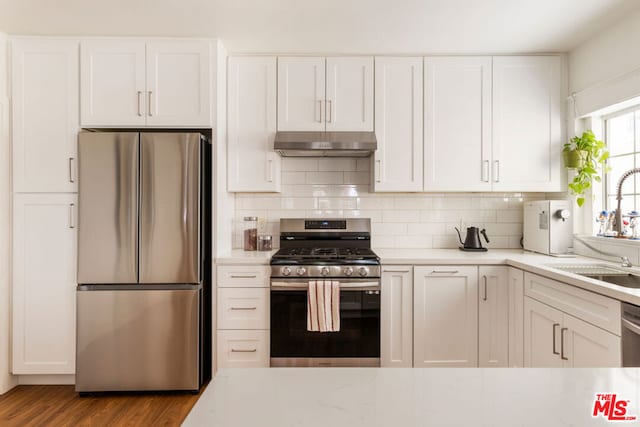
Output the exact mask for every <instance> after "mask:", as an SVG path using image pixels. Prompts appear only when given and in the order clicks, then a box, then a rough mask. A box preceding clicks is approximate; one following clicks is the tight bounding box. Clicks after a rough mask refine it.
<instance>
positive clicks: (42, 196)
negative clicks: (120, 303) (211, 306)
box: [11, 38, 80, 374]
mask: <svg viewBox="0 0 640 427" xmlns="http://www.w3.org/2000/svg"><path fill="white" fill-rule="evenodd" d="M79 46H80V44H79V41H77V40H70V39H56V40H51V39H19V38H18V39H14V40H12V42H11V76H12V80H11V98H12V129H13V145H12V148H13V149H12V152H13V159H12V162H13V189H14V193H13V234H12V245H13V248H12V249H13V250H12V252H13V260H12V263H13V268H12V274H13V280H12V284H13V285H12V286H13V289H12V294H13V312H12V318H13V322H12V328H13V334H12V337H13V338H12V339H13V345H12V351H13V353H12V373H13V374H73V373H74V372H75V287H76V268H75V265H76V221H77V218H76V205H77V182H76V181H77V179H76V178H77V156H76V136H77V132H78V128H79V125H80V123H79V93H78V91H79V87H80V84H79V83H80V82H79V76H78V69H79ZM43 70H46V72H43Z"/></svg>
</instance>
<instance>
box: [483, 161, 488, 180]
mask: <svg viewBox="0 0 640 427" xmlns="http://www.w3.org/2000/svg"><path fill="white" fill-rule="evenodd" d="M482 182H489V160H483V161H482Z"/></svg>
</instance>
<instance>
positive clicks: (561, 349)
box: [560, 328, 569, 360]
mask: <svg viewBox="0 0 640 427" xmlns="http://www.w3.org/2000/svg"><path fill="white" fill-rule="evenodd" d="M568 330H569V328H562V329H560V359H562V360H569V358H568V357H564V332H565V331H568Z"/></svg>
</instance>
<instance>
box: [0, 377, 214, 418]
mask: <svg viewBox="0 0 640 427" xmlns="http://www.w3.org/2000/svg"><path fill="white" fill-rule="evenodd" d="M202 391H204V387H203V388H202V389H201V390H200V393H202ZM199 397H200V396H199V395H196V394H191V393H155V394H133V393H127V394H122V393H117V394H116V393H110V394H100V395H90V396H86V397H80V396H78V393H76V392H75V391H74V386H72V385H69V386H61V385H38V386H31V385H21V386H18V387H16V388H14V389H13V390H11V391H9V392H7V393H6V394H4V395H2V396H0V426H2V427H8V426H11V427H13V426H16V427H17V426H20V427H23V426H47V427H50V426H100V427H103V426H105V427H106V426H109V427H111V426H179V425H180V424H181V423H182V421H183V420H184V419H185V418H186V416H187V414H188V413H189V411H190V410H191V408H192V407H193V405H194V404H195V403H196V401H197V400H198V398H199Z"/></svg>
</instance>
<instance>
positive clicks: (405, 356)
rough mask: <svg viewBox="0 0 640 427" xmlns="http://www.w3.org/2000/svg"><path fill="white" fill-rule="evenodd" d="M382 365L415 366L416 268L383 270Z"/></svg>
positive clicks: (381, 311) (393, 267)
mask: <svg viewBox="0 0 640 427" xmlns="http://www.w3.org/2000/svg"><path fill="white" fill-rule="evenodd" d="M380 299H381V308H380V335H381V336H380V340H381V342H380V366H382V367H401V368H410V367H412V366H413V267H412V266H410V265H392V266H388V267H382V293H381V298H380Z"/></svg>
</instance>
